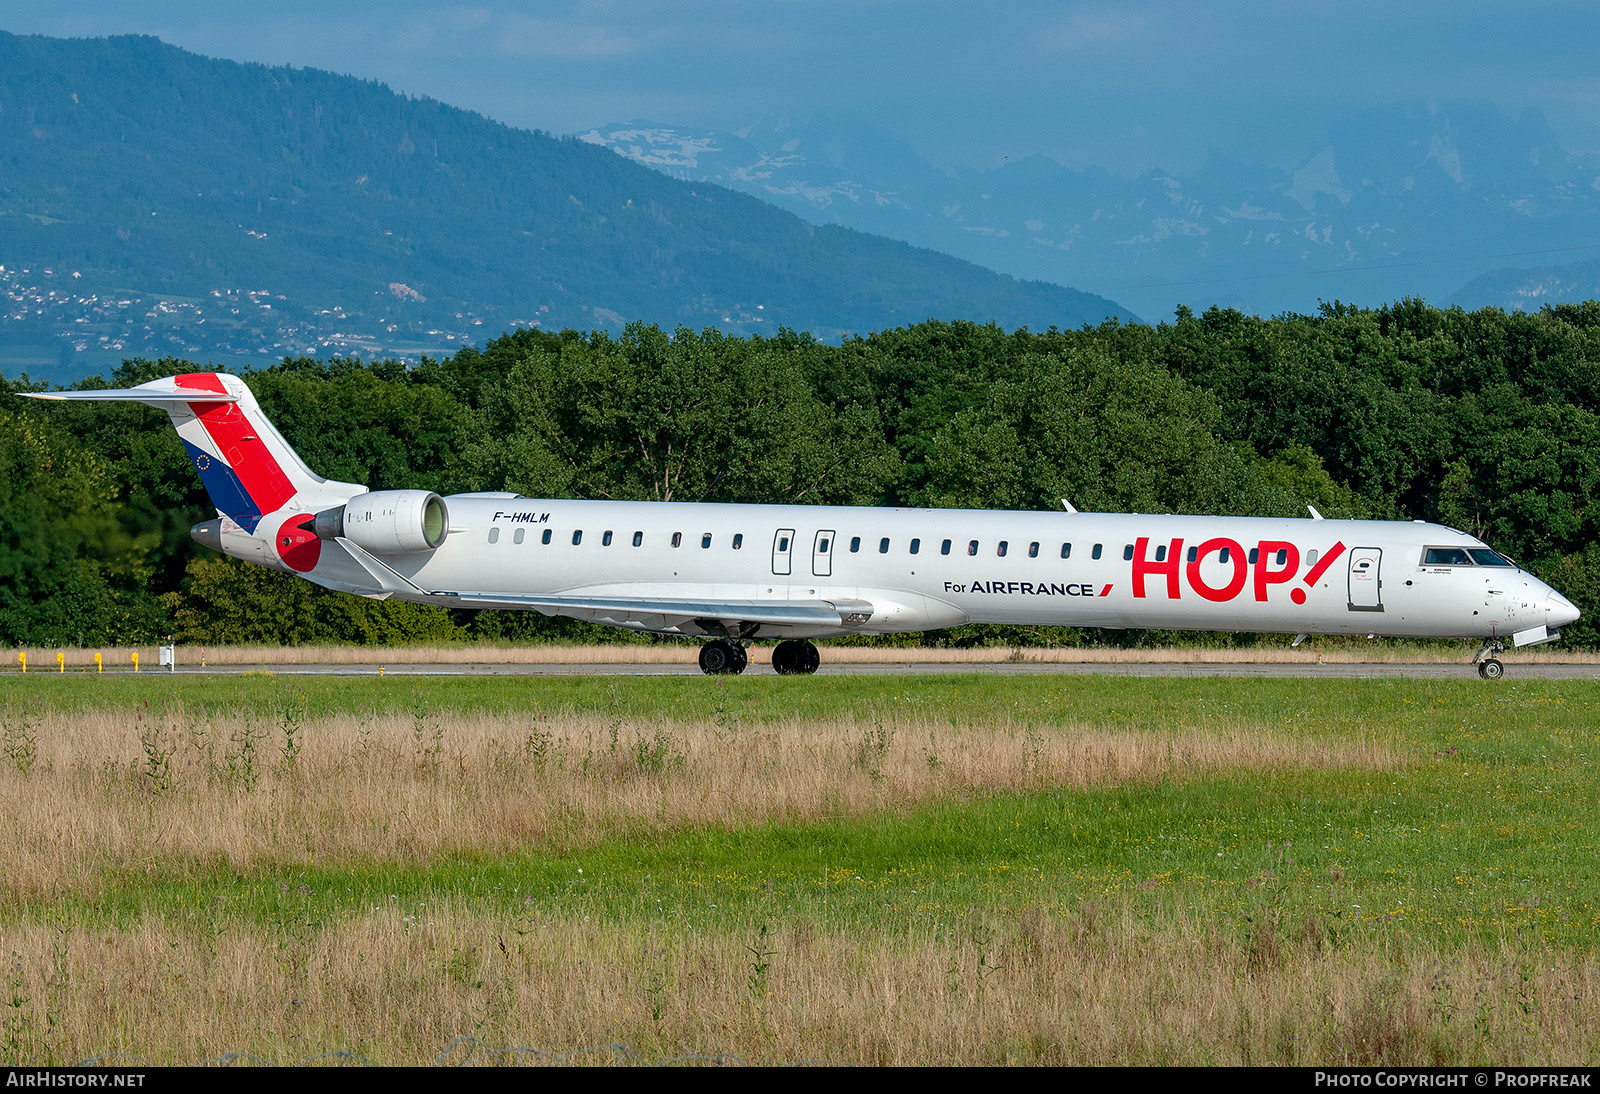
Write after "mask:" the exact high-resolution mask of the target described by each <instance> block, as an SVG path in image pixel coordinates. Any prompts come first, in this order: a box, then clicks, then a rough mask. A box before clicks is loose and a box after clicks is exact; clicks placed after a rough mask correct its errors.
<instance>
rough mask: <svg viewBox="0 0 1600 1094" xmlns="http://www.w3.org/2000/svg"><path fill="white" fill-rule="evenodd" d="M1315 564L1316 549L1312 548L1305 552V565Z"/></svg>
mask: <svg viewBox="0 0 1600 1094" xmlns="http://www.w3.org/2000/svg"><path fill="white" fill-rule="evenodd" d="M1316 564H1317V549H1316V548H1315V547H1313V548H1311V550H1309V551H1307V552H1306V565H1307V566H1315V565H1316Z"/></svg>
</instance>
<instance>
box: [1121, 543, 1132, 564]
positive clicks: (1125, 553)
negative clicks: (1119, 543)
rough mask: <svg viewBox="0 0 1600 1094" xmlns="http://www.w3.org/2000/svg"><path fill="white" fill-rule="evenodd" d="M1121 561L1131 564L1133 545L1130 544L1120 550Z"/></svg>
mask: <svg viewBox="0 0 1600 1094" xmlns="http://www.w3.org/2000/svg"><path fill="white" fill-rule="evenodd" d="M1122 561H1124V562H1132V561H1133V544H1131V543H1130V544H1128V545H1127V546H1126V547H1124V548H1123V549H1122Z"/></svg>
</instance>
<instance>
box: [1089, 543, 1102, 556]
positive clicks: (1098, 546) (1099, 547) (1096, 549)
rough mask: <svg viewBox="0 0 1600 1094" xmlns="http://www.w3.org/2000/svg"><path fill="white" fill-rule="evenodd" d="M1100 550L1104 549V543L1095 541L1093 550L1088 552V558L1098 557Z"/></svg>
mask: <svg viewBox="0 0 1600 1094" xmlns="http://www.w3.org/2000/svg"><path fill="white" fill-rule="evenodd" d="M1102 550H1104V544H1100V543H1096V544H1095V545H1094V550H1092V551H1090V552H1089V557H1090V558H1099V557H1100V552H1101V551H1102Z"/></svg>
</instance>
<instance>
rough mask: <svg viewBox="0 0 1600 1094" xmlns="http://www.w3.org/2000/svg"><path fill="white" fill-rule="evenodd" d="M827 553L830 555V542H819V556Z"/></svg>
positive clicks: (820, 540) (823, 540)
mask: <svg viewBox="0 0 1600 1094" xmlns="http://www.w3.org/2000/svg"><path fill="white" fill-rule="evenodd" d="M827 553H828V540H825V539H819V540H817V554H819V555H825V554H827Z"/></svg>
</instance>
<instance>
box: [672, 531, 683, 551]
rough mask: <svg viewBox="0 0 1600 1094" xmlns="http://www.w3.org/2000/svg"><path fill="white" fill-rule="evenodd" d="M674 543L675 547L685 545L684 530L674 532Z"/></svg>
mask: <svg viewBox="0 0 1600 1094" xmlns="http://www.w3.org/2000/svg"><path fill="white" fill-rule="evenodd" d="M672 545H673V546H674V547H682V546H683V533H682V532H674V533H672Z"/></svg>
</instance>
